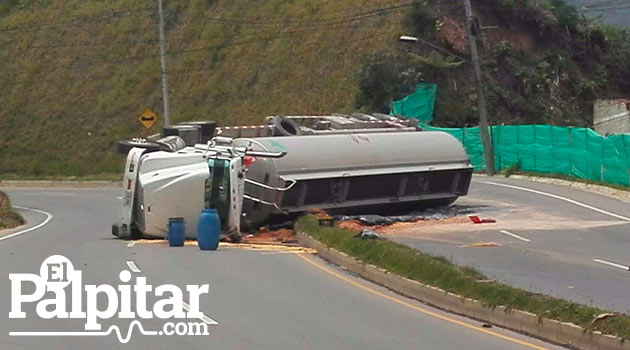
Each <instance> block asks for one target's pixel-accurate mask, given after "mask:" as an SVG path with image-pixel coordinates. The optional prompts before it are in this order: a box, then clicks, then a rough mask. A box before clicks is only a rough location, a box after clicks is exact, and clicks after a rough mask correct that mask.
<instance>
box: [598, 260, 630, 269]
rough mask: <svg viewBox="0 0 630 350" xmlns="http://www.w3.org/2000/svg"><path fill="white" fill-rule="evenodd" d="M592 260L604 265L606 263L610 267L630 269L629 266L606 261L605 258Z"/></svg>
mask: <svg viewBox="0 0 630 350" xmlns="http://www.w3.org/2000/svg"><path fill="white" fill-rule="evenodd" d="M593 261H594V262H598V263H600V264H605V265H608V266H612V267H616V268H619V269H623V270H626V271H629V270H630V266H625V265H621V264H617V263H614V262H611V261H606V260H602V259H593Z"/></svg>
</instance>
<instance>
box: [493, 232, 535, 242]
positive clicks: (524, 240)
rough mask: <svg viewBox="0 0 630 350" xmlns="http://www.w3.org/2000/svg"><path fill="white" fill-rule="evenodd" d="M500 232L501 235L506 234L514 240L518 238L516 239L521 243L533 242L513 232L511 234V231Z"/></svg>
mask: <svg viewBox="0 0 630 350" xmlns="http://www.w3.org/2000/svg"><path fill="white" fill-rule="evenodd" d="M499 232H501V233H503V234H505V235H508V236H511V237H514V238H516V239H520V240H521V241H523V242H531V241H532V240H531V239H527V238H525V237H521V236H519V235H517V234H516V233H512V232H510V231H506V230H500V231H499Z"/></svg>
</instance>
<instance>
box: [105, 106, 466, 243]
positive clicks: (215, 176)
mask: <svg viewBox="0 0 630 350" xmlns="http://www.w3.org/2000/svg"><path fill="white" fill-rule="evenodd" d="M368 117H369V119H368ZM379 117H380V118H377V117H374V116H367V115H361V118H359V117H358V116H357V115H352V116H339V115H336V116H328V117H321V116H317V117H283V118H280V117H276V118H270V119H268V122H269V123H268V124H265V125H261V126H253V127H252V126H248V127H224V128H218V129H217V130H216V132H215V130H214V127H213V128H212V131H211V132H210V134H211V135H208V133H207V132H206V135H205V136H202V137H199V135H200V134H203V133H202V132H199V133H198V134H197V135H194V133H193V135H192V137H191V135H190V133H189V134H186V133H188V132H190V130H191V129H189V128H188V126H181V127H179V129H180V130H179V131H180V133H179V135H180V136H183V137H180V136H176V135H171V136H166V137H164V138H162V139H160V140H157V141H156V142H147V141H142V140H140V141H139V140H136V141H135V143H132V144H130V145H128V146H129V147H131V146H134V147H133V148H131V149H130V150H129V149H125V150H124V152H127V151H128V156H127V164H126V168H125V177H124V184H123V195H122V203H121V206H120V211H119V219H118V222H116V223H115V224H114V225H113V226H112V233H113V234H114V235H116V236H118V237H121V238H139V237H159V238H163V237H165V234H166V232H167V230H168V228H167V226H168V221H169V219H170V218H183V219H184V222H185V225H186V236H187V238H193V239H194V238H196V227H197V220H198V217H199V213H200V212H201V210H202V209H204V208H214V209H217V212H218V214H219V218H220V219H221V223H222V231H223V232H222V236H223V237H231V238H232V239H233V240H238V239H240V233H241V232H242V231H249V230H253V229H255V228H258V227H260V226H263V225H265V224H269V223H274V222H279V221H285V220H287V219H290V218H293V217H295V216H297V215H299V214H300V213H303V212H305V211H306V210H308V209H309V208H321V209H324V210H326V211H328V212H331V213H344V214H346V213H348V214H349V213H362V214H382V213H390V212H397V211H401V210H410V209H414V208H420V207H436V206H445V205H448V204H451V203H452V202H454V201H455V200H456V199H457V198H458V197H459V196H464V195H466V194H467V193H468V187H469V185H470V181H471V176H472V170H473V169H472V166H471V165H470V160H469V159H468V156H467V155H466V152H465V151H464V148H463V147H462V145H461V144H460V143H459V141H458V140H457V139H455V138H454V137H453V136H451V135H449V134H447V133H444V132H434V131H422V130H420V129H418V128H416V127H413V126H409V120H406V119H404V120H403V119H396V118H392V117H389V116H379ZM366 119H367V120H366ZM196 127H199V125H196ZM174 129H177V127H175V128H174ZM202 129H203V128H202ZM202 129H201V130H202ZM181 130H187V131H186V132H185V133H182V132H181ZM171 131H172V130H171ZM202 131H203V130H202ZM176 132H177V130H176ZM278 136H282V137H278ZM198 141H201V142H199V143H198Z"/></svg>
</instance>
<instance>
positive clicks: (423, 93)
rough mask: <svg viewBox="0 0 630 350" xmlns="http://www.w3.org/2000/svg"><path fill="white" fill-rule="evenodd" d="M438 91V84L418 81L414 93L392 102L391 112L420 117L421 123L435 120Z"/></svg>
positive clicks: (408, 116) (392, 113)
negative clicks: (434, 110) (434, 113)
mask: <svg viewBox="0 0 630 350" xmlns="http://www.w3.org/2000/svg"><path fill="white" fill-rule="evenodd" d="M436 91H437V85H435V84H433V83H418V85H417V86H416V91H414V92H413V94H411V95H409V96H407V97H405V98H403V99H402V100H398V101H394V102H392V105H391V111H390V114H391V115H396V114H399V115H402V116H404V117H407V118H414V119H418V120H419V121H420V122H421V123H429V122H431V121H432V120H433V107H434V106H435V94H436Z"/></svg>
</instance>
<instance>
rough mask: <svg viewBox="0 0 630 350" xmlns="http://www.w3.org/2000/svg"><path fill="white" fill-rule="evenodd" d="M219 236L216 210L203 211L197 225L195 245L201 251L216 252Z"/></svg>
mask: <svg viewBox="0 0 630 350" xmlns="http://www.w3.org/2000/svg"><path fill="white" fill-rule="evenodd" d="M220 236H221V220H220V219H219V214H217V210H216V209H204V210H202V211H201V215H199V221H198V223H197V243H199V249H201V250H217V248H218V247H219V239H220Z"/></svg>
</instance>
